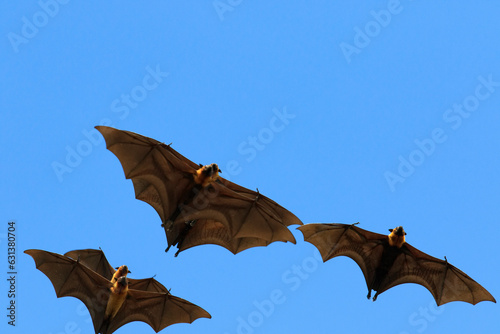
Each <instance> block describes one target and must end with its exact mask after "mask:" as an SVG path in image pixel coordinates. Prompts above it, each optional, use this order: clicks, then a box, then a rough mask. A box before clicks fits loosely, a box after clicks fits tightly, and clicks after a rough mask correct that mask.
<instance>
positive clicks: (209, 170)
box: [194, 164, 219, 187]
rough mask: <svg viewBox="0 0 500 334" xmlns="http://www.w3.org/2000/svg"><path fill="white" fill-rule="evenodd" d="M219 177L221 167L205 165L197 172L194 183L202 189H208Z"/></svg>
mask: <svg viewBox="0 0 500 334" xmlns="http://www.w3.org/2000/svg"><path fill="white" fill-rule="evenodd" d="M218 177H219V166H217V164H211V165H205V166H203V167H200V168H198V170H196V173H195V175H194V182H196V183H197V184H200V185H201V186H202V187H206V186H208V185H209V184H210V183H212V182H215V181H216V180H217V178H218Z"/></svg>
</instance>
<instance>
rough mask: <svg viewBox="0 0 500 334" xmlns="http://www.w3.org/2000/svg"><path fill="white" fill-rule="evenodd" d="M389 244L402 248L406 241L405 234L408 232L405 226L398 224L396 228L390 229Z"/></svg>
mask: <svg viewBox="0 0 500 334" xmlns="http://www.w3.org/2000/svg"><path fill="white" fill-rule="evenodd" d="M389 232H391V234H389V245H391V246H395V247H398V248H401V246H403V244H404V243H405V235H406V232H405V230H404V229H403V226H398V227H396V228H391V229H389Z"/></svg>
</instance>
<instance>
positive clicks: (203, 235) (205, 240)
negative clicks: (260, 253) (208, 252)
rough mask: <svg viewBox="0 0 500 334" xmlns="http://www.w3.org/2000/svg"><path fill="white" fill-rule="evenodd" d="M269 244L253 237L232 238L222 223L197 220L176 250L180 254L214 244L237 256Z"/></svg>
mask: <svg viewBox="0 0 500 334" xmlns="http://www.w3.org/2000/svg"><path fill="white" fill-rule="evenodd" d="M269 243H270V242H269V241H266V240H263V239H259V238H253V237H242V238H234V237H233V236H232V235H231V233H230V232H229V229H227V228H226V226H225V225H223V224H222V223H220V222H218V221H215V220H213V219H199V220H197V221H196V223H195V224H194V225H193V227H191V228H190V230H189V234H187V235H186V237H185V239H184V240H183V241H182V243H180V244H179V245H178V248H179V252H181V251H183V250H186V249H188V248H191V247H194V246H199V245H203V244H214V245H219V246H222V247H224V248H226V249H228V250H229V251H230V252H232V253H233V254H237V253H239V252H241V251H243V250H245V249H248V248H251V247H258V246H267V245H269Z"/></svg>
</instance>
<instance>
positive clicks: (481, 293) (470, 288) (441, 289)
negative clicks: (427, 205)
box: [378, 243, 496, 305]
mask: <svg viewBox="0 0 500 334" xmlns="http://www.w3.org/2000/svg"><path fill="white" fill-rule="evenodd" d="M403 283H416V284H420V285H423V286H424V287H426V288H427V289H428V290H429V291H430V292H431V293H432V296H433V297H434V299H435V300H436V303H437V305H443V304H446V303H449V302H451V301H464V302H467V303H471V304H473V305H475V304H477V303H479V302H481V301H492V302H496V301H495V298H493V296H492V295H491V294H490V293H489V292H488V291H487V290H486V289H485V288H483V287H482V286H481V285H480V284H479V283H477V282H476V281H474V280H473V279H472V278H470V277H469V276H468V275H467V274H465V273H464V272H463V271H461V270H460V269H458V268H456V267H455V266H453V265H451V264H450V263H448V261H447V260H444V261H443V260H440V259H438V258H435V257H432V256H430V255H428V254H426V253H424V252H422V251H420V250H418V249H416V248H415V247H413V246H411V245H409V244H408V243H405V244H404V245H403V247H402V253H401V254H400V255H399V256H398V257H397V258H396V260H395V261H394V264H393V266H392V268H391V270H389V272H388V273H387V276H386V277H385V279H384V280H383V281H382V282H381V284H380V288H379V290H378V293H379V294H380V293H382V292H384V291H385V290H387V289H390V288H392V287H394V286H396V285H399V284H403Z"/></svg>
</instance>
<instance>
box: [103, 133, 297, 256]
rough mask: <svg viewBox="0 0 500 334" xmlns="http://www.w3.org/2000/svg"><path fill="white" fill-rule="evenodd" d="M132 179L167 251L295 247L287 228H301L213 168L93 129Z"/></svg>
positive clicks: (165, 148)
mask: <svg viewBox="0 0 500 334" xmlns="http://www.w3.org/2000/svg"><path fill="white" fill-rule="evenodd" d="M96 129H97V130H99V132H101V134H102V135H103V137H104V139H105V140H106V146H107V148H108V149H109V150H110V151H111V152H113V153H114V154H115V155H116V156H117V157H118V159H119V160H120V163H121V164H122V167H123V170H124V172H125V177H126V178H127V179H132V183H133V185H134V189H135V197H136V198H137V199H139V200H142V201H144V202H146V203H148V204H150V205H151V206H152V207H153V208H154V209H155V210H156V212H157V213H158V215H159V216H160V218H161V220H162V227H163V228H164V229H165V234H166V237H167V243H168V248H167V249H166V250H165V251H168V249H169V248H170V247H171V246H177V248H178V251H177V252H176V254H175V256H177V255H178V254H179V252H181V251H183V250H186V249H188V248H191V247H194V246H198V245H203V244H216V245H220V246H222V247H225V248H227V249H228V250H229V251H231V252H232V253H233V254H236V253H238V252H241V251H243V250H245V249H248V248H251V247H257V246H267V245H269V244H270V243H272V242H275V241H283V242H287V241H289V242H292V243H295V238H294V236H293V234H292V233H291V232H290V230H289V229H288V226H289V225H294V224H297V225H302V222H301V221H300V220H299V219H298V218H297V217H296V216H295V215H294V214H293V213H291V212H290V211H288V210H286V209H285V208H283V207H282V206H280V205H279V204H277V203H276V202H274V201H273V200H271V199H269V198H268V197H266V196H264V195H262V194H260V193H259V192H258V191H257V192H255V191H252V190H249V189H247V188H244V187H241V186H239V185H237V184H235V183H233V182H230V181H229V180H226V179H224V178H222V177H220V176H219V172H220V170H219V167H218V166H217V164H211V165H206V166H202V165H197V164H195V163H194V162H192V161H190V160H189V159H187V158H185V157H184V156H182V155H181V154H179V153H178V152H177V151H175V150H174V149H172V148H171V147H170V145H165V144H163V143H160V142H159V141H157V140H154V139H152V138H148V137H145V136H142V135H139V134H137V133H133V132H129V131H122V130H117V129H114V128H111V127H106V126H96Z"/></svg>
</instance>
